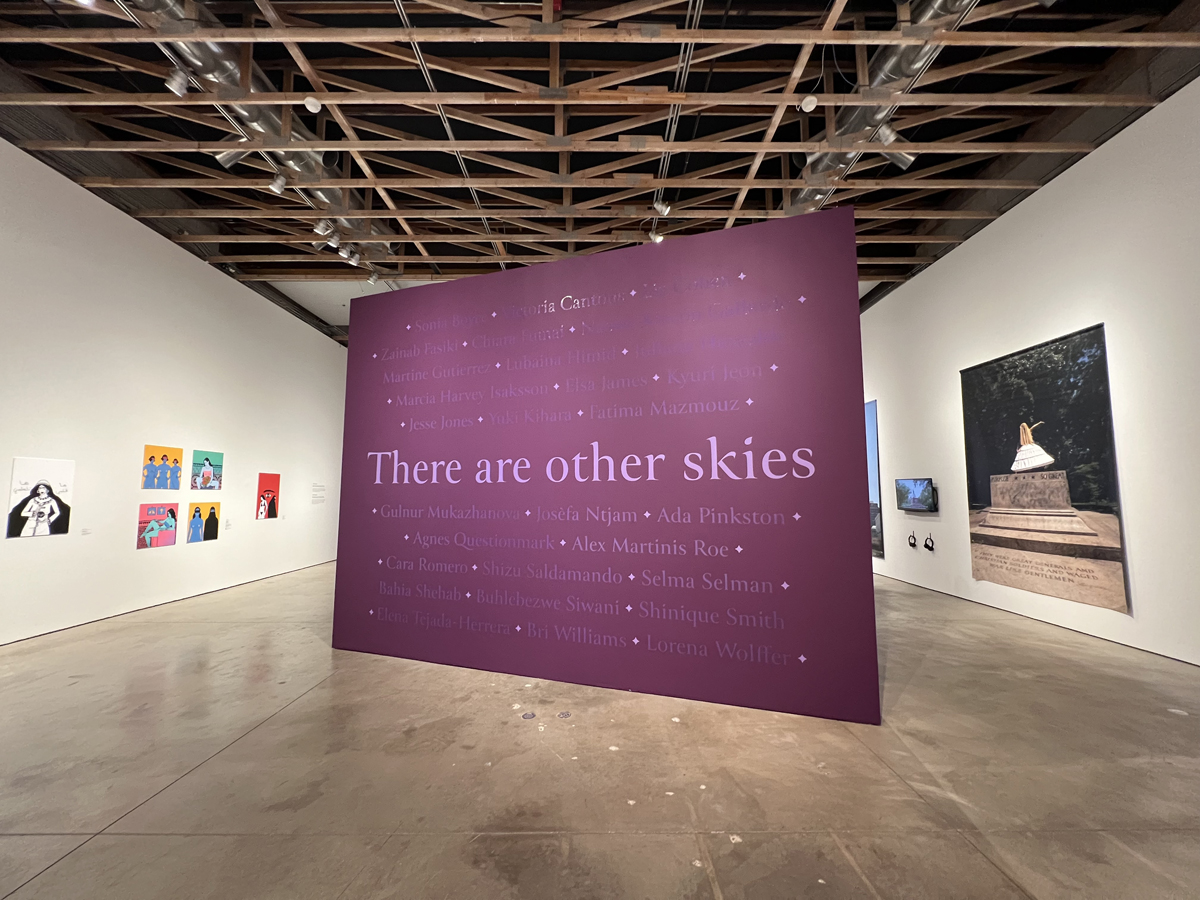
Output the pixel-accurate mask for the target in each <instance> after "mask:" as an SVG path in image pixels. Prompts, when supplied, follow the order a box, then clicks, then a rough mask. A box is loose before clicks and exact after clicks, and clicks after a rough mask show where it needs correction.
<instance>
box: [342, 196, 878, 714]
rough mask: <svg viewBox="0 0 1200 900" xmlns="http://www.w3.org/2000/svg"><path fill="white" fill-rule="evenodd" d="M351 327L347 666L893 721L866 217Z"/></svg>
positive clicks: (356, 320) (572, 271) (411, 295)
mask: <svg viewBox="0 0 1200 900" xmlns="http://www.w3.org/2000/svg"><path fill="white" fill-rule="evenodd" d="M351 326H352V327H351V335H352V336H353V337H352V343H351V350H350V359H349V369H348V373H347V400H346V432H345V442H344V453H343V471H342V490H343V493H342V510H341V525H340V533H339V553H338V559H339V566H338V574H337V594H336V600H335V614H334V645H335V646H337V647H340V648H344V649H353V650H365V651H371V652H376V653H387V654H393V655H398V656H406V657H411V658H415V659H423V660H429V661H432V662H441V663H451V664H455V665H466V666H472V667H476V668H485V669H493V670H498V671H504V672H512V673H518V674H524V675H537V676H542V677H547V678H554V679H559V680H563V681H574V682H582V683H586V684H595V685H601V686H606V687H616V688H624V689H632V690H639V691H647V692H651V693H661V694H668V695H674V696H682V697H692V698H697V699H704V700H713V701H718V702H724V703H734V704H738V705H742V706H752V707H761V708H767V709H775V710H781V711H787V712H799V713H808V714H814V715H823V716H829V717H834V718H844V719H852V720H856V721H864V722H878V721H879V689H878V675H877V670H876V650H875V620H874V601H873V595H872V587H871V570H870V554H871V540H870V532H869V529H868V527H867V522H866V521H865V517H864V516H863V514H862V511H863V509H864V508H865V506H866V494H867V484H866V457H865V436H864V428H863V415H862V363H861V354H860V348H859V328H858V308H857V292H856V274H855V242H854V232H853V213H852V211H851V210H850V209H842V210H836V211H831V212H827V213H822V214H820V215H816V216H807V217H798V218H793V219H787V220H778V221H773V222H769V223H764V224H760V225H754V226H749V227H744V228H738V229H732V230H729V231H721V232H715V233H712V234H706V235H701V236H696V237H690V238H685V239H680V240H676V241H672V242H670V243H666V244H663V245H658V246H655V245H646V246H643V247H638V248H633V249H629V250H622V251H617V252H613V253H607V254H604V255H598V256H595V257H590V258H583V259H575V260H569V261H564V262H560V263H554V264H550V265H544V266H538V267H535V268H529V269H521V270H518V271H514V272H507V273H500V274H497V275H491V276H485V277H480V278H474V279H471V280H470V281H469V282H459V283H457V284H444V285H433V286H429V287H425V288H418V289H409V290H407V291H405V292H404V293H403V295H399V294H381V295H377V296H373V297H367V298H363V299H359V300H355V301H354V305H353V308H352V311H351Z"/></svg>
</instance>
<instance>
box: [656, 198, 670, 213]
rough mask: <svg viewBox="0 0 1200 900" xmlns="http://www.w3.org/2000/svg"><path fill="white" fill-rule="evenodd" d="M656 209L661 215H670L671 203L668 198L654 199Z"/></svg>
mask: <svg viewBox="0 0 1200 900" xmlns="http://www.w3.org/2000/svg"><path fill="white" fill-rule="evenodd" d="M654 209H655V211H657V212H658V214H659V215H660V216H666V215H670V213H671V204H670V203H668V202H667V201H666V200H655V201H654Z"/></svg>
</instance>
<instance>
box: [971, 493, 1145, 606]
mask: <svg viewBox="0 0 1200 900" xmlns="http://www.w3.org/2000/svg"><path fill="white" fill-rule="evenodd" d="M971 570H972V574H973V575H974V577H975V578H976V579H978V580H980V581H991V582H994V583H996V584H1006V585H1009V586H1010V587H1016V588H1021V589H1023V590H1027V591H1034V592H1036V593H1039V594H1049V595H1050V596H1052V597H1061V598H1063V599H1064V600H1074V601H1076V602H1078V603H1088V604H1091V605H1092V606H1102V607H1105V608H1106V609H1115V610H1119V611H1121V612H1125V611H1126V610H1127V606H1126V600H1125V579H1124V553H1123V551H1122V548H1121V533H1120V523H1119V522H1118V521H1117V517H1116V516H1113V515H1109V514H1107V513H1096V512H1083V513H1081V512H1080V511H1079V510H1077V509H1075V508H1074V507H1072V506H1071V492H1070V490H1069V489H1068V487H1067V473H1066V472H1061V471H1060V472H1014V473H1012V474H1011V475H993V476H992V505H991V506H989V507H988V508H987V509H983V510H980V511H979V512H976V513H972V514H971Z"/></svg>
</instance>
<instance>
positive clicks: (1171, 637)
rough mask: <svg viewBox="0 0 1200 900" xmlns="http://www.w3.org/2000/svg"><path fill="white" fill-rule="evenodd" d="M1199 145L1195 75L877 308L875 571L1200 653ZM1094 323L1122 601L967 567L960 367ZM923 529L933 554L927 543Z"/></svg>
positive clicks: (1173, 650)
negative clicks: (922, 494) (1065, 592)
mask: <svg viewBox="0 0 1200 900" xmlns="http://www.w3.org/2000/svg"><path fill="white" fill-rule="evenodd" d="M1198 147H1200V81H1198V82H1193V83H1192V84H1190V85H1189V86H1187V87H1185V88H1183V89H1182V90H1181V91H1179V92H1178V93H1177V94H1175V95H1174V96H1173V97H1171V98H1170V99H1169V100H1167V101H1166V102H1165V103H1163V104H1162V105H1161V106H1159V107H1158V108H1156V109H1154V110H1151V111H1150V112H1149V113H1148V114H1147V115H1145V116H1144V117H1142V118H1141V119H1139V120H1138V121H1137V122H1135V123H1134V124H1133V125H1131V126H1130V127H1129V128H1127V129H1126V130H1125V131H1123V132H1121V133H1120V134H1118V135H1116V136H1115V137H1114V138H1112V139H1111V140H1110V141H1108V142H1107V143H1106V144H1104V146H1102V147H1101V148H1100V149H1099V150H1097V151H1096V152H1094V153H1093V154H1091V155H1090V156H1089V157H1087V158H1086V159H1084V160H1083V161H1081V162H1079V163H1078V164H1077V165H1075V166H1073V167H1072V168H1070V169H1069V170H1067V171H1066V172H1065V173H1064V174H1062V175H1061V176H1059V177H1058V178H1057V179H1055V180H1054V181H1053V182H1051V183H1050V184H1049V185H1048V186H1046V187H1044V188H1042V189H1041V190H1040V191H1038V192H1037V193H1036V194H1035V195H1033V196H1032V197H1030V198H1029V199H1027V200H1025V201H1024V202H1023V203H1021V204H1020V205H1018V206H1017V207H1015V208H1014V209H1012V210H1011V211H1009V212H1008V213H1006V214H1005V215H1004V216H1003V217H1002V218H1000V219H998V220H997V221H995V222H993V223H992V224H990V225H988V227H987V228H985V229H984V230H983V231H981V232H980V233H978V234H976V235H975V236H974V237H972V238H971V239H970V240H969V241H967V242H966V243H965V244H963V245H962V246H961V247H959V248H957V249H956V250H954V252H953V253H951V254H949V255H948V256H947V257H946V258H944V259H943V260H941V261H940V262H938V263H937V264H936V265H933V266H931V267H930V268H929V269H927V270H926V271H924V272H923V273H921V274H920V275H918V276H917V277H916V278H914V279H913V280H912V281H911V282H909V283H907V284H905V285H903V286H902V287H900V288H899V289H898V290H896V291H894V292H893V293H892V294H890V295H889V296H887V297H885V298H884V299H883V300H882V301H881V302H880V303H879V304H877V305H876V306H875V307H873V308H872V309H870V310H868V311H867V312H866V314H865V315H864V316H863V320H862V326H863V357H864V360H865V388H866V399H867V400H878V401H879V455H880V474H881V481H882V483H883V491H884V493H883V507H884V539H885V558H884V559H882V560H876V561H875V570H876V571H877V572H879V573H880V574H883V575H889V576H892V577H894V578H898V579H901V580H903V581H907V582H910V583H913V584H918V585H922V586H924V587H929V588H933V589H935V590H938V591H944V592H946V593H949V594H954V595H957V596H959V597H965V598H967V599H970V600H975V601H978V602H980V603H986V604H989V605H991V606H996V607H1000V608H1002V609H1007V610H1011V611H1013V612H1017V613H1021V614H1022V615H1026V616H1031V617H1033V618H1037V619H1041V620H1044V621H1046V622H1053V623H1056V624H1059V625H1063V626H1066V627H1068V628H1072V629H1076V630H1078V631H1083V632H1087V633H1089V634H1093V635H1097V636H1099V637H1103V638H1108V639H1110V640H1114V641H1119V642H1121V643H1124V644H1129V645H1131V646H1134V647H1141V648H1143V649H1146V650H1152V651H1154V652H1156V653H1161V654H1164V655H1166V656H1171V657H1174V658H1177V659H1182V660H1187V661H1190V662H1193V663H1200V551H1198V550H1197V532H1198V527H1197V513H1198V512H1200V346H1198V344H1200V277H1198V276H1197V267H1196V261H1197V258H1198V255H1200V156H1198V155H1197V153H1198V151H1197V148H1198ZM1099 323H1103V324H1104V326H1105V336H1106V339H1107V344H1108V365H1109V382H1110V385H1111V391H1112V405H1113V423H1114V430H1115V433H1116V458H1117V476H1118V480H1119V485H1120V498H1121V513H1122V518H1123V527H1124V532H1125V547H1126V554H1127V577H1128V581H1129V587H1130V614H1129V615H1126V614H1123V613H1118V612H1113V611H1110V610H1105V609H1099V608H1096V607H1092V606H1087V605H1085V604H1081V603H1075V602H1071V601H1069V600H1059V599H1055V598H1052V597H1047V596H1042V595H1039V594H1033V593H1028V592H1025V591H1021V590H1017V589H1014V588H1009V587H1004V586H1001V585H997V584H991V583H988V582H982V581H975V580H973V579H972V577H971V553H970V534H969V532H968V524H967V482H966V456H965V451H964V445H963V437H964V429H963V411H962V397H961V383H960V379H959V371H960V370H962V369H965V368H968V367H970V366H974V365H976V364H978V363H981V362H985V361H988V360H991V359H995V358H996V357H999V356H1003V355H1006V354H1009V353H1012V352H1015V351H1018V350H1022V349H1025V348H1027V347H1030V346H1032V345H1034V344H1038V343H1041V342H1043V341H1047V340H1050V339H1053V338H1057V337H1060V336H1063V335H1066V334H1069V333H1071V332H1074V331H1077V330H1079V329H1082V328H1086V327H1088V326H1091V325H1096V324H1099ZM1016 438H1017V435H1016V434H1015V433H1014V435H1013V439H1014V450H1015V447H1016ZM927 476H933V478H934V480H935V482H936V484H937V486H938V488H939V492H940V512H939V513H937V514H913V513H905V512H902V511H900V510H898V509H896V504H895V501H894V500H893V499H892V498H893V496H894V494H892V493H891V487H892V483H893V480H894V479H896V478H911V477H927ZM914 530H915V531H916V533H917V538H918V546H917V549H915V550H914V549H910V548H909V546H908V543H907V538H908V535H909V534H910V532H912V531H914ZM930 533H932V534H933V537H934V539H935V542H936V549H935V551H934V552H933V553H930V552H928V551H926V550H925V549H923V548H922V547H921V546H920V543H919V542H920V541H923V540H924V539H925V537H926V535H928V534H930Z"/></svg>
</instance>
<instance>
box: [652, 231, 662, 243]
mask: <svg viewBox="0 0 1200 900" xmlns="http://www.w3.org/2000/svg"><path fill="white" fill-rule="evenodd" d="M650 240H651V241H653V242H654V243H656V244H661V243H662V235H661V234H659V233H658V232H657V231H651V232H650Z"/></svg>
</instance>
